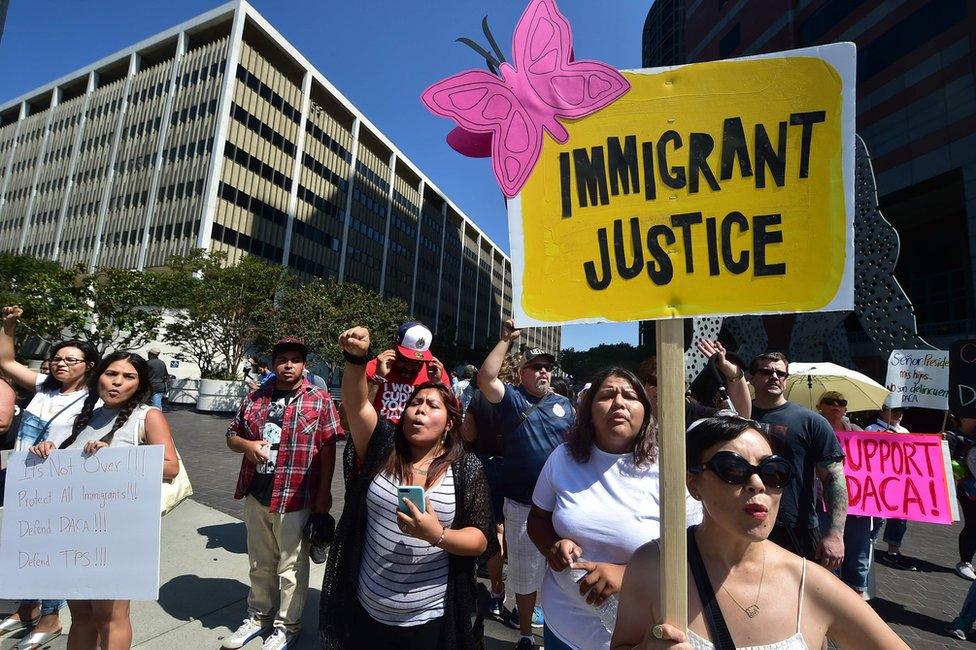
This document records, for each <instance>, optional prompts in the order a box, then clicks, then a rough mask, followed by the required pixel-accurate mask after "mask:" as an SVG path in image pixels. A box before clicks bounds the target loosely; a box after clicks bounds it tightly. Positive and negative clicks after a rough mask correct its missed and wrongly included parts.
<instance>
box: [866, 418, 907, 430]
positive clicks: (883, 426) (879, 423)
mask: <svg viewBox="0 0 976 650" xmlns="http://www.w3.org/2000/svg"><path fill="white" fill-rule="evenodd" d="M864 430H865V431H887V432H888V433H908V429H906V428H905V427H903V426H901V425H898V424H888V423H887V422H885V421H884V420H882V419H881V418H878V419H877V420H876V421H875V423H874V424H869V425H868V426H866V427H864Z"/></svg>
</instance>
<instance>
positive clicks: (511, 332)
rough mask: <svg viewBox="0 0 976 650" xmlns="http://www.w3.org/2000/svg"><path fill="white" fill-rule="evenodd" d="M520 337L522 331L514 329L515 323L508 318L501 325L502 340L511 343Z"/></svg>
mask: <svg viewBox="0 0 976 650" xmlns="http://www.w3.org/2000/svg"><path fill="white" fill-rule="evenodd" d="M520 336H522V330H518V329H515V321H514V320H512V319H511V318H509V319H508V320H507V321H505V322H504V323H502V340H503V341H508V342H509V343H511V342H512V341H514V340H515V339H517V338H518V337H520Z"/></svg>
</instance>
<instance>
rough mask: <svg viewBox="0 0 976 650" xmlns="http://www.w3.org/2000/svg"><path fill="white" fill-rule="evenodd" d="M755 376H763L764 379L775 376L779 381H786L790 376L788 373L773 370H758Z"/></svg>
mask: <svg viewBox="0 0 976 650" xmlns="http://www.w3.org/2000/svg"><path fill="white" fill-rule="evenodd" d="M756 374H757V375H763V376H764V377H772V376H773V375H776V376H777V377H779V378H780V379H786V378H787V377H789V376H790V373H788V372H786V371H785V370H776V369H775V368H758V369H757V370H756Z"/></svg>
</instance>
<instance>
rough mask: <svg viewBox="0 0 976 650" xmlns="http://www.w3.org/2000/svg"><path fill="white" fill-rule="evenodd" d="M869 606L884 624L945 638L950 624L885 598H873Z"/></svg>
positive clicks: (947, 640) (947, 638)
mask: <svg viewBox="0 0 976 650" xmlns="http://www.w3.org/2000/svg"><path fill="white" fill-rule="evenodd" d="M868 604H869V605H870V606H871V607H872V608H874V611H876V612H877V613H878V616H880V617H881V618H882V619H883V620H884V622H885V623H888V624H889V625H891V624H892V623H895V624H902V625H910V626H911V627H913V628H915V629H918V630H924V631H926V632H931V633H933V634H938V635H940V636H944V634H945V632H944V630H945V628H946V626H947V625H948V624H949V623H950V621H949V620H945V621H943V620H940V619H937V618H933V617H931V616H928V615H927V614H923V613H921V612H915V611H912V610H910V609H907V608H906V607H905V606H904V605H901V604H899V603H894V602H892V601H890V600H885V599H884V598H872V599H871V600H870V601H869V602H868ZM960 604H961V603H960ZM949 642H950V639H949V637H946V643H947V644H948V643H949Z"/></svg>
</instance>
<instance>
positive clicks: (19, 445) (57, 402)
mask: <svg viewBox="0 0 976 650" xmlns="http://www.w3.org/2000/svg"><path fill="white" fill-rule="evenodd" d="M45 379H47V375H44V374H41V373H37V380H36V381H35V383H34V390H35V391H36V392H35V394H34V398H33V399H32V400H31V401H30V404H28V405H27V408H26V409H24V411H25V414H24V416H23V418H22V420H21V428H22V429H23V428H24V423H23V421H24V419H27V418H28V415H27V414H28V413H30V414H31V415H34V416H36V417H37V418H40V420H42V421H43V422H47V421H49V420H51V418H53V417H55V416H57V418H56V419H55V420H54V421H53V422H51V425H50V426H49V427H48V430H47V436H46V437H45V438H44V440H50V441H51V442H53V443H54V444H55V445H57V446H60V445H61V443H62V442H64V441H65V440H66V439H67V438H68V436H70V435H71V427H73V426H74V423H75V418H76V417H77V416H78V414H79V413H81V408H82V406H84V405H85V397H87V396H88V389H87V388H82V389H81V390H76V391H72V392H70V393H62V392H61V390H60V389H58V388H54V389H51V390H42V389H41V384H43V383H44V380H45ZM99 403H100V402H99ZM65 407H68V408H66V409H65ZM62 409H64V410H63V411H62ZM24 433H25V434H26V432H24ZM34 438H35V436H34V435H28V437H26V438H25V437H23V436H21V435H20V434H18V436H17V442H16V444H15V449H16V451H27V449H29V448H30V447H32V446H33V445H34V444H35V442H36V440H35V439H34Z"/></svg>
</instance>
